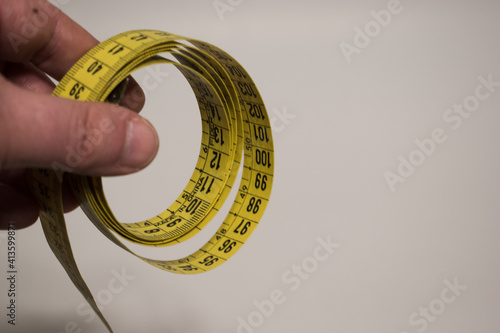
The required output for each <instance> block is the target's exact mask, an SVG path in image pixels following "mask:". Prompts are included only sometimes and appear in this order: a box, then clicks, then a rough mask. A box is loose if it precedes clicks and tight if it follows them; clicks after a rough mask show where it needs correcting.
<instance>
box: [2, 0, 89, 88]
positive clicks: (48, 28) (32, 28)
mask: <svg viewBox="0 0 500 333" xmlns="http://www.w3.org/2000/svg"><path fill="white" fill-rule="evenodd" d="M0 43H1V45H2V47H1V48H0V57H1V58H2V59H3V60H7V61H11V62H25V61H29V62H31V63H33V64H34V65H35V66H36V67H38V68H40V69H41V70H42V71H44V72H46V73H48V74H49V75H51V76H53V77H54V78H55V79H57V80H59V79H60V78H61V77H62V76H63V75H64V74H65V73H66V72H67V71H68V70H69V68H71V66H72V65H73V64H74V63H75V62H76V61H77V60H78V59H79V58H80V57H81V56H82V55H83V54H85V53H86V52H87V51H88V50H89V49H91V48H92V47H93V46H95V45H96V44H97V43H98V41H97V40H96V39H95V38H94V37H93V36H92V35H91V34H90V33H88V32H87V31H86V30H85V29H83V28H82V27H81V26H80V25H78V24H77V23H76V22H74V21H73V20H71V19H70V18H69V17H68V16H66V15H65V14H64V13H63V12H61V11H60V10H59V9H58V8H57V7H55V6H53V5H52V4H50V3H49V2H48V1H46V0H0Z"/></svg>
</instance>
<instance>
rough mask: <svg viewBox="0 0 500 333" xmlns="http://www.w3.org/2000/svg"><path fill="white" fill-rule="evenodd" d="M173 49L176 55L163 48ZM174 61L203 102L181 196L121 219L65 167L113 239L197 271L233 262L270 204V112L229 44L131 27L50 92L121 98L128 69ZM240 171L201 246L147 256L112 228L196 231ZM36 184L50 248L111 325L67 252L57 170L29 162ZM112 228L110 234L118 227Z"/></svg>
mask: <svg viewBox="0 0 500 333" xmlns="http://www.w3.org/2000/svg"><path fill="white" fill-rule="evenodd" d="M162 53H163V54H169V55H171V57H172V59H167V58H164V57H161V56H159V54H162ZM160 63H166V64H172V65H174V66H175V67H177V69H178V70H179V71H180V72H181V73H182V74H183V75H184V77H185V78H186V79H187V81H188V82H189V84H190V85H191V88H192V89H193V92H194V94H195V96H196V99H197V101H198V106H199V109H200V114H201V120H202V131H203V133H202V142H201V148H200V154H199V158H198V161H197V163H196V167H195V170H194V172H193V174H192V176H191V179H190V180H189V182H188V184H187V185H186V187H185V188H184V190H183V191H182V193H181V194H180V195H179V197H178V198H177V200H176V201H175V202H173V203H172V204H171V206H170V207H169V208H168V209H167V210H166V211H164V212H162V213H160V214H158V215H156V216H154V217H152V218H150V219H148V220H145V221H142V222H135V223H122V222H119V221H117V219H116V218H115V217H114V215H113V213H112V212H111V209H110V208H109V206H108V204H107V202H106V199H105V196H104V193H103V189H102V183H101V179H100V178H98V177H88V176H78V175H73V174H68V175H66V176H68V177H67V178H68V180H69V183H70V185H71V187H72V189H73V192H74V193H75V195H76V197H77V199H78V201H79V203H80V207H81V208H82V209H83V211H84V212H85V213H86V215H87V216H88V218H89V219H90V220H91V221H92V222H93V223H94V225H95V226H96V227H97V228H98V229H99V230H100V231H101V232H102V233H103V234H104V235H105V236H106V237H107V238H108V239H110V240H111V241H112V242H113V243H115V244H116V245H118V246H119V247H121V248H123V249H124V250H126V251H128V252H130V253H132V254H134V255H135V256H137V257H139V258H140V259H142V260H144V261H145V262H147V263H149V264H151V265H153V266H155V267H158V268H160V269H163V270H166V271H169V272H173V273H180V274H196V273H202V272H206V271H208V270H211V269H214V268H215V267H217V266H219V265H221V264H222V263H224V262H225V261H227V260H228V259H229V258H230V257H231V256H232V255H234V253H235V252H236V251H238V249H240V248H241V246H242V245H243V244H244V243H245V241H246V240H247V239H248V237H249V236H250V235H251V234H252V232H253V231H254V229H255V227H256V226H257V224H258V223H259V220H260V219H261V217H262V214H263V213H264V210H265V208H266V206H267V204H268V202H269V197H270V194H271V187H272V182H273V170H274V150H273V140H272V133H271V126H270V121H269V116H268V114H267V112H266V108H265V106H264V103H263V101H262V98H261V96H260V95H259V92H258V90H257V87H256V86H255V84H254V82H253V81H252V79H251V78H250V76H249V75H248V73H247V72H246V71H245V69H244V68H243V67H242V66H241V65H240V64H239V63H238V62H236V60H234V59H233V58H232V57H231V56H230V55H228V54H227V53H226V52H224V51H222V50H220V49H219V48H217V47H215V46H213V45H211V44H208V43H205V42H202V41H198V40H194V39H190V38H185V37H181V36H178V35H174V34H170V33H166V32H163V31H156V30H134V31H129V32H125V33H122V34H119V35H117V36H114V37H112V38H110V39H108V40H106V41H104V42H102V43H100V44H99V45H97V46H96V47H94V48H93V49H92V50H90V51H89V52H88V53H87V54H85V55H84V56H83V57H82V58H81V59H80V60H79V61H78V62H77V63H76V64H75V65H74V66H73V67H72V68H71V69H70V70H69V72H68V73H67V74H66V75H65V76H64V77H63V78H62V80H61V81H60V83H59V84H58V86H57V87H56V88H55V90H54V92H53V94H54V95H57V96H61V97H66V98H71V99H76V100H81V101H111V102H117V101H119V100H120V95H121V96H122V95H123V92H124V88H125V82H126V79H127V77H128V76H129V74H130V73H131V72H133V71H134V70H136V69H138V68H141V67H144V66H148V65H152V64H160ZM242 156H243V173H242V176H241V182H240V184H239V188H238V193H237V195H236V199H235V201H234V202H233V204H232V206H231V208H230V211H229V213H228V214H227V216H226V217H225V219H224V221H223V223H222V225H221V226H220V228H219V229H218V230H217V232H216V233H215V235H214V236H213V237H212V238H211V239H210V240H209V241H208V242H207V243H206V244H205V245H204V246H203V247H202V248H201V249H199V250H198V251H196V252H195V253H193V254H191V255H189V256H187V257H185V258H182V259H177V260H156V259H149V258H145V257H142V256H140V255H137V254H135V253H133V252H132V251H131V250H130V249H128V248H127V247H126V246H125V245H124V244H123V243H122V242H121V241H120V240H119V239H118V238H117V237H115V235H114V233H116V234H119V235H120V236H122V237H124V238H125V239H127V240H129V241H131V242H133V243H138V244H143V245H148V246H168V245H174V244H178V243H180V242H182V241H185V240H187V239H188V238H190V237H192V236H194V235H195V234H196V233H197V232H198V231H200V230H201V229H202V228H203V227H204V226H205V225H206V224H207V223H208V222H209V221H210V220H211V219H212V218H213V217H214V216H215V214H216V213H217V212H218V211H219V209H220V208H221V207H222V205H223V203H224V201H225V200H226V198H227V197H228V195H229V193H230V191H231V188H232V187H233V185H234V182H235V180H236V177H237V174H238V170H239V167H240V164H241V159H242ZM30 174H31V187H32V190H33V192H34V194H35V196H36V198H37V201H38V204H39V206H40V220H41V223H42V227H43V231H44V233H45V236H46V238H47V241H48V243H49V245H50V248H51V249H52V251H53V252H54V254H55V255H56V257H57V259H58V260H59V261H60V262H61V264H62V265H63V267H64V269H65V270H66V272H67V273H68V275H69V277H70V278H71V280H72V281H73V283H74V284H75V286H76V287H77V288H78V290H79V291H80V292H81V293H82V295H83V296H84V297H85V299H86V300H87V301H88V303H89V304H90V305H91V307H92V308H93V309H94V311H95V312H96V313H97V314H98V316H99V317H100V318H101V320H102V321H103V322H104V324H105V325H106V327H107V328H108V329H109V330H110V331H112V330H111V327H110V325H109V324H108V323H107V321H106V319H105V318H104V316H103V315H102V313H101V312H100V310H99V308H98V307H97V304H96V302H95V300H94V298H93V297H92V294H91V292H90V290H89V288H88V287H87V285H86V284H85V282H84V280H83V278H82V276H81V274H80V272H79V270H78V267H77V265H76V262H75V259H74V257H73V253H72V250H71V246H70V242H69V238H68V234H67V230H66V225H65V221H64V216H63V208H62V194H61V179H62V178H61V174H60V172H56V171H54V170H51V169H33V170H31V171H30ZM113 232H114V233H113Z"/></svg>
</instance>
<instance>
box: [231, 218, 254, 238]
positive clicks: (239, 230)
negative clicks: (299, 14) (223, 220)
mask: <svg viewBox="0 0 500 333" xmlns="http://www.w3.org/2000/svg"><path fill="white" fill-rule="evenodd" d="M251 225H252V222H249V221H248V222H246V223H245V220H241V222H240V224H238V226H237V227H236V229H234V233H236V234H240V235H244V234H246V233H247V231H248V228H249V227H250V226H251Z"/></svg>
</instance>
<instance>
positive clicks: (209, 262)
mask: <svg viewBox="0 0 500 333" xmlns="http://www.w3.org/2000/svg"><path fill="white" fill-rule="evenodd" d="M217 261H219V258H216V257H214V256H208V257H206V258H205V259H203V261H199V263H200V264H202V265H205V266H212V265H213V264H214V263H216V262H217Z"/></svg>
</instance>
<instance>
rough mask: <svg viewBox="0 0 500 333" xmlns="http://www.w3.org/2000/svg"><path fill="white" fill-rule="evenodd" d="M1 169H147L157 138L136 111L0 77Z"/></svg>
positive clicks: (111, 172)
mask: <svg viewBox="0 0 500 333" xmlns="http://www.w3.org/2000/svg"><path fill="white" fill-rule="evenodd" d="M0 85H1V89H0V100H2V104H1V105H0V142H2V145H0V163H3V165H0V169H2V168H15V167H52V168H59V169H60V170H62V171H70V172H73V173H80V174H87V175H120V174H127V173H131V172H134V171H137V170H139V169H142V168H144V167H145V166H146V165H148V164H149V163H150V162H151V161H152V159H153V158H154V156H155V154H156V152H157V150H158V144H159V143H158V136H157V134H156V132H155V130H154V129H153V127H152V126H151V124H150V123H149V122H147V121H146V120H145V119H144V118H142V117H141V116H139V115H137V114H136V113H134V112H132V111H130V110H128V109H125V108H122V107H119V106H115V105H111V104H107V103H98V102H77V101H73V100H69V99H65V98H59V97H55V96H51V95H44V94H37V93H34V92H30V91H27V90H25V89H22V88H19V87H17V86H15V85H13V84H11V83H9V82H7V81H6V80H5V79H3V78H1V77H0Z"/></svg>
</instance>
